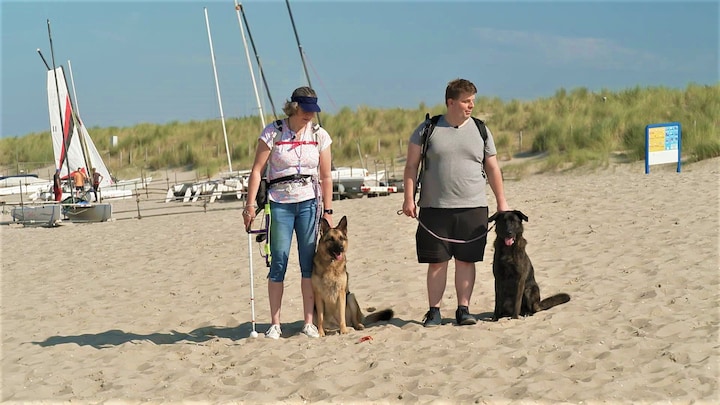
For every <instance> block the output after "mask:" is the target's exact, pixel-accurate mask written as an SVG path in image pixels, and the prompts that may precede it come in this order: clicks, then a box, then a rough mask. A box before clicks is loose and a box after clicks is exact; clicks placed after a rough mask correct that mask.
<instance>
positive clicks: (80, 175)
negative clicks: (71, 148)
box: [72, 167, 87, 198]
mask: <svg viewBox="0 0 720 405" xmlns="http://www.w3.org/2000/svg"><path fill="white" fill-rule="evenodd" d="M72 179H73V184H75V196H76V197H78V198H80V197H82V194H83V193H84V192H85V180H87V176H86V175H85V172H83V171H82V168H80V167H78V168H77V170H75V171H74V172H72Z"/></svg>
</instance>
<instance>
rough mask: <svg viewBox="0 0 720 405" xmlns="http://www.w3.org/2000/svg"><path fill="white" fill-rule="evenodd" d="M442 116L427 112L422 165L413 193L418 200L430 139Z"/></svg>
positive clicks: (421, 137) (421, 140)
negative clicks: (431, 115)
mask: <svg viewBox="0 0 720 405" xmlns="http://www.w3.org/2000/svg"><path fill="white" fill-rule="evenodd" d="M440 117H441V115H435V116H433V117H430V113H425V126H424V127H423V129H422V131H421V132H420V167H419V169H418V174H417V179H416V181H415V189H414V190H413V195H414V196H415V199H416V200H417V194H418V186H419V185H420V182H421V181H422V177H423V172H424V171H425V154H426V153H427V147H428V139H429V138H430V135H431V134H432V133H433V131H434V130H435V127H436V126H437V123H438V121H440Z"/></svg>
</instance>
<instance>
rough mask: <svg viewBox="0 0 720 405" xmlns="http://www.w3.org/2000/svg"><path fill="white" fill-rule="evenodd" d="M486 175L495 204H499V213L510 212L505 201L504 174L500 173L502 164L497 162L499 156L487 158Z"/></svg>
mask: <svg viewBox="0 0 720 405" xmlns="http://www.w3.org/2000/svg"><path fill="white" fill-rule="evenodd" d="M485 173H486V174H487V176H488V183H489V184H490V188H491V189H492V191H493V194H495V202H496V203H497V210H498V211H509V210H510V207H509V206H508V203H507V201H505V187H504V186H503V180H502V172H501V171H500V164H499V163H498V161H497V156H495V155H493V156H487V157H486V158H485Z"/></svg>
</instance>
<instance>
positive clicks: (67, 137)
mask: <svg viewBox="0 0 720 405" xmlns="http://www.w3.org/2000/svg"><path fill="white" fill-rule="evenodd" d="M47 29H48V39H49V40H50V57H51V59H52V68H53V76H54V77H55V93H56V94H57V100H58V113H59V114H60V125H61V126H62V128H61V129H60V130H61V131H62V134H63V148H65V154H64V159H65V164H66V166H67V172H68V182H69V183H70V189H71V192H70V196H71V197H72V201H73V203H74V202H75V193H74V192H73V191H72V190H74V188H75V184H73V180H72V177H71V176H70V159H68V151H69V150H70V126H68V128H67V133H65V125H64V122H65V120H64V119H63V111H62V103H61V101H60V87H59V86H58V78H57V68H56V67H55V50H54V49H53V42H52V34H51V33H50V19H49V18H48V20H47ZM40 56H42V54H40ZM43 62H45V58H43ZM45 64H47V62H45ZM61 156H62V155H61ZM60 166H62V162H60ZM58 169H59V167H58Z"/></svg>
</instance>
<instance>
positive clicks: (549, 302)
mask: <svg viewBox="0 0 720 405" xmlns="http://www.w3.org/2000/svg"><path fill="white" fill-rule="evenodd" d="M568 301H570V295H568V294H565V293H560V294H555V295H553V296H551V297H547V298H545V299H544V300H542V301H540V310H541V311H545V310H546V309H550V308H552V307H554V306H556V305H560V304H564V303H566V302H568Z"/></svg>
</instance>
